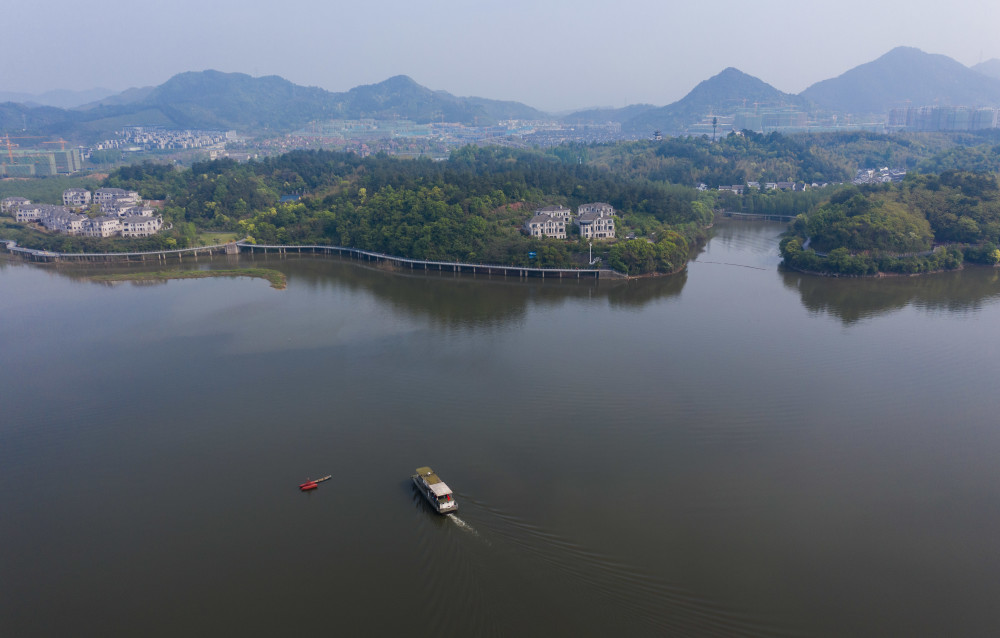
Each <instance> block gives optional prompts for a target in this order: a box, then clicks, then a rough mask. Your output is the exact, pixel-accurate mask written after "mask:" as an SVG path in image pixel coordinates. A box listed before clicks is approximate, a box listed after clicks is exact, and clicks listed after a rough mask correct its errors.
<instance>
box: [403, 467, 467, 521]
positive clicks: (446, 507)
mask: <svg viewBox="0 0 1000 638" xmlns="http://www.w3.org/2000/svg"><path fill="white" fill-rule="evenodd" d="M410 478H412V479H413V484H414V485H416V486H417V489H418V490H420V493H421V494H423V495H424V498H426V499H427V501H428V502H429V503H430V504H431V507H433V508H434V509H435V510H436V511H437V513H438V514H447V513H448V512H454V511H456V510H458V503H457V502H456V501H455V495H454V494H452V493H451V488H450V487H448V486H447V485H446V484H445V482H444V481H442V480H441V479H440V477H438V475H437V474H435V473H434V470H432V469H431V468H429V467H418V468H417V473H416V474H414V475H413V476H412V477H410Z"/></svg>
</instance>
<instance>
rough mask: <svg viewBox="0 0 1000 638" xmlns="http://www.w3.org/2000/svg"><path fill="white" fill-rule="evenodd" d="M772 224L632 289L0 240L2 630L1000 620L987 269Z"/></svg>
mask: <svg viewBox="0 0 1000 638" xmlns="http://www.w3.org/2000/svg"><path fill="white" fill-rule="evenodd" d="M781 230H782V227H781V226H778V225H771V224H748V223H743V224H739V223H736V224H728V225H723V226H721V227H720V228H719V229H718V233H717V235H716V237H715V238H714V239H713V240H712V241H711V242H710V243H709V244H708V246H707V248H706V249H705V251H704V252H703V253H702V254H701V255H699V257H698V259H697V260H696V261H695V262H693V263H692V264H691V265H690V268H689V270H688V272H687V273H686V274H683V275H680V276H677V277H673V278H666V279H657V280H650V281H639V282H628V283H624V282H600V283H595V282H578V281H567V282H558V281H551V280H549V281H544V282H541V281H537V282H530V283H520V282H511V281H504V280H502V279H501V280H496V279H494V280H487V279H473V278H471V277H457V278H456V277H454V276H451V275H447V276H429V277H428V276H419V277H415V276H409V275H401V274H387V273H385V272H380V271H377V270H371V269H366V268H363V267H361V266H359V265H357V264H354V263H352V262H338V261H335V260H324V259H313V258H290V259H287V260H279V259H276V258H274V257H271V258H270V259H264V258H258V259H257V260H256V262H254V263H256V264H258V265H269V266H271V267H275V268H279V269H281V270H282V271H284V272H286V273H287V274H288V277H289V284H288V288H287V290H283V291H276V290H272V289H271V288H269V287H268V285H267V283H266V282H264V281H262V280H252V279H202V280H186V281H171V282H168V283H163V284H153V285H134V284H119V285H102V284H95V283H91V282H87V281H84V280H81V279H80V278H79V277H78V275H79V273H80V271H65V270H53V269H47V268H45V267H38V266H30V265H23V264H18V263H10V262H2V261H0V364H2V365H0V485H2V487H3V489H2V491H0V635H2V636H59V635H75V636H79V635H101V636H135V635H143V636H177V635H240V636H274V635H306V634H314V633H318V632H324V633H336V634H337V635H402V634H406V635H416V636H432V635H433V636H480V635H482V636H555V635H564V636H607V635H622V636H784V635H788V636H890V635H891V636H944V635H960V636H995V635H997V634H998V633H1000V608H998V606H997V604H996V601H997V600H1000V576H998V574H1000V480H998V479H1000V471H998V469H997V459H998V458H1000V426H998V419H997V412H998V407H1000V395H998V393H997V379H998V377H1000V363H998V354H1000V352H998V351H1000V345H998V339H997V336H996V335H997V328H998V326H1000V280H998V273H997V271H995V270H992V269H970V270H967V271H964V272H959V273H951V274H945V275H935V276H928V277H922V278H916V279H910V278H898V279H887V280H881V281H875V280H871V281H869V280H864V281H859V280H830V279H820V278H814V277H806V276H802V275H797V274H792V273H783V272H781V271H780V270H779V268H778V262H779V261H780V259H779V257H778V254H777V240H778V235H779V233H780V232H781ZM249 263H251V260H250V259H248V258H244V259H243V261H242V262H239V265H247V264H249ZM182 267H184V268H206V267H209V268H211V267H217V268H223V267H231V263H230V262H227V261H226V260H225V259H224V258H221V257H219V258H216V260H215V261H205V260H204V259H202V261H201V262H200V263H194V262H190V263H187V262H186V263H185V264H184V265H183V266H182ZM420 465H430V466H432V467H433V468H435V469H436V470H437V471H438V473H439V474H440V475H441V476H442V477H443V478H444V479H445V480H446V481H447V482H448V483H449V484H450V485H451V486H452V487H453V488H455V490H456V492H457V496H458V499H459V503H460V506H461V509H460V511H459V513H458V515H457V516H448V517H440V516H438V515H436V514H434V513H432V512H431V511H430V509H429V508H428V507H427V506H425V504H424V503H423V502H422V501H421V500H420V499H419V498H418V496H417V495H416V494H415V493H414V491H413V489H412V487H411V485H410V483H409V478H408V477H409V475H410V474H411V473H412V472H413V469H414V468H416V467H417V466H420ZM326 474H333V476H334V478H333V480H331V481H329V482H327V483H324V484H323V485H322V486H321V487H320V489H319V490H317V491H315V492H312V493H308V494H303V493H300V492H298V491H297V489H296V486H297V485H298V484H299V483H300V482H302V481H303V480H305V479H306V478H307V477H314V478H315V477H318V476H322V475H326Z"/></svg>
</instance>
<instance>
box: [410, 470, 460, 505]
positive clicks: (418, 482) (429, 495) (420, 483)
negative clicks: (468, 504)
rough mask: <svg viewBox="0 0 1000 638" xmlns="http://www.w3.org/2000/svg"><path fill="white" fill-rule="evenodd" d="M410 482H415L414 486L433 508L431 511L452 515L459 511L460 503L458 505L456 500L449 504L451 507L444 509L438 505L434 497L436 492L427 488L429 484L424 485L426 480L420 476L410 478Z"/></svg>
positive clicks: (415, 475)
mask: <svg viewBox="0 0 1000 638" xmlns="http://www.w3.org/2000/svg"><path fill="white" fill-rule="evenodd" d="M410 480H412V481H413V486H414V487H415V488H417V491H418V492H420V493H421V494H422V495H423V497H424V499H425V500H426V501H427V503H428V504H429V505H430V506H431V509H433V510H434V511H435V512H437V513H438V514H451V513H452V512H457V511H458V503H456V502H455V500H454V499H452V500H451V501H450V503H449V505H450V507H442V506H441V504H440V503H438V500H437V497H436V496H435V495H434V492H432V491H431V490H430V488H429V487H428V486H427V484H426V483H424V480H423V479H422V478H420V475H419V474H414V475H413V476H411V477H410Z"/></svg>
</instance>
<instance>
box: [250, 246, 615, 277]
mask: <svg viewBox="0 0 1000 638" xmlns="http://www.w3.org/2000/svg"><path fill="white" fill-rule="evenodd" d="M239 246H240V250H241V251H242V252H247V253H250V254H251V255H255V254H258V253H262V254H265V255H266V254H278V255H281V256H286V255H289V254H293V255H294V254H320V255H340V256H344V257H349V258H352V259H357V260H360V261H370V262H375V263H383V264H389V265H391V266H394V267H397V268H405V269H409V270H426V271H438V272H454V273H463V274H472V275H496V276H500V277H518V278H527V277H540V278H543V279H544V278H550V279H602V278H603V279H625V278H626V276H625V275H623V274H622V273H620V272H617V271H614V270H611V269H610V268H600V269H597V268H594V269H583V268H529V267H527V266H503V265H499V264H469V263H462V262H454V261H430V260H425V259H408V258H406V257H395V256H393V255H386V254H383V253H376V252H372V251H368V250H360V249H358V248H344V247H342V246H269V245H258V244H248V243H245V242H239Z"/></svg>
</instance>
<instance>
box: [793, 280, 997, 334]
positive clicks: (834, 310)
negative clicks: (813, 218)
mask: <svg viewBox="0 0 1000 638" xmlns="http://www.w3.org/2000/svg"><path fill="white" fill-rule="evenodd" d="M781 279H782V283H783V284H784V285H785V287H787V288H789V289H791V290H795V291H797V292H798V293H799V295H800V297H801V299H802V305H803V306H805V307H806V308H808V309H809V311H810V312H815V313H825V314H830V315H832V316H834V317H837V318H838V319H840V320H841V321H842V322H843V323H845V324H851V323H855V322H857V321H860V320H862V319H866V318H869V317H874V316H877V315H882V314H886V313H891V312H895V311H897V310H900V309H901V308H905V307H907V306H911V305H912V306H914V307H917V308H921V309H924V310H928V311H946V312H948V313H964V312H975V311H977V310H979V309H980V308H982V307H983V305H984V304H985V303H988V302H991V301H993V300H995V299H996V298H997V297H1000V271H998V270H997V269H996V268H986V267H981V266H970V267H967V268H966V269H965V270H961V271H956V272H945V273H937V274H932V275H921V276H917V277H883V278H878V279H872V278H859V279H853V278H837V277H818V276H815V275H804V274H801V273H796V272H782V273H781Z"/></svg>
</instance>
